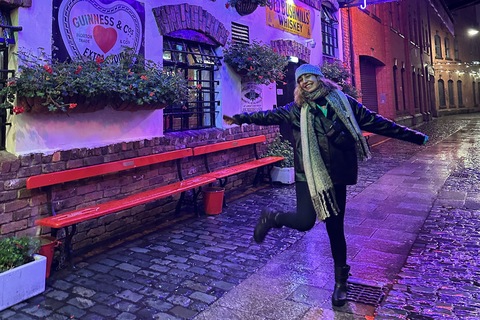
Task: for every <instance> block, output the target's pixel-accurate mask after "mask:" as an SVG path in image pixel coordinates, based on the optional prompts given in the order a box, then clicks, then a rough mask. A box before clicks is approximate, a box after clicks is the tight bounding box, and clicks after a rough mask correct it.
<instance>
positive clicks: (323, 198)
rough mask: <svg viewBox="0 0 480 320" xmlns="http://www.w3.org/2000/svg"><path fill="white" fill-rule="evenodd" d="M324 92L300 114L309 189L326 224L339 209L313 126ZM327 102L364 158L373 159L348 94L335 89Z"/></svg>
mask: <svg viewBox="0 0 480 320" xmlns="http://www.w3.org/2000/svg"><path fill="white" fill-rule="evenodd" d="M322 93H323V92H322ZM322 93H320V94H319V92H314V93H313V94H312V95H311V96H310V97H309V98H310V99H308V100H307V101H306V102H305V103H304V104H303V105H302V109H301V111H300V131H301V143H302V160H303V166H304V169H305V176H306V178H307V184H308V189H309V191H310V196H311V198H312V203H313V207H314V208H315V212H316V214H317V218H318V219H320V220H322V221H323V220H325V219H327V218H328V217H330V213H332V214H334V215H337V214H338V212H339V208H338V205H337V203H336V200H335V190H334V187H333V183H332V180H331V178H330V176H329V175H328V171H327V169H326V167H325V163H324V161H323V159H322V157H321V155H320V148H319V144H318V140H317V135H316V134H315V129H314V124H313V122H314V119H313V118H314V116H313V114H312V112H310V109H314V108H317V106H316V104H315V102H313V100H315V99H316V98H318V97H320V96H321V95H322ZM312 98H313V99H312ZM326 99H327V101H328V102H329V104H330V105H331V106H332V108H333V110H334V111H335V113H336V114H337V116H338V118H339V119H340V121H342V122H343V124H344V125H345V127H346V128H347V130H348V131H349V132H350V134H351V135H352V136H353V137H354V139H355V141H356V146H357V152H358V153H359V156H360V158H361V159H369V158H370V157H371V154H370V150H369V148H368V145H367V142H366V141H365V138H364V137H363V135H362V131H361V130H360V127H359V125H358V123H357V121H356V120H355V117H354V115H353V111H352V109H351V107H350V104H349V102H348V99H347V97H346V96H345V94H344V93H343V92H341V91H340V90H334V91H331V92H330V93H329V94H328V95H327V96H326Z"/></svg>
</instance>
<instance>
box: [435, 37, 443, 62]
mask: <svg viewBox="0 0 480 320" xmlns="http://www.w3.org/2000/svg"><path fill="white" fill-rule="evenodd" d="M434 40H435V58H437V59H442V39H440V36H439V35H438V34H436V35H435V37H434Z"/></svg>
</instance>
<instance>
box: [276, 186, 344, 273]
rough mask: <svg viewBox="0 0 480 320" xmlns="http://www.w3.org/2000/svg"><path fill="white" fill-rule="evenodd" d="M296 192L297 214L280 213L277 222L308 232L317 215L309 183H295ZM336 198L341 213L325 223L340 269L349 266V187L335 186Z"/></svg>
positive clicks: (333, 253) (334, 257) (336, 262)
mask: <svg viewBox="0 0 480 320" xmlns="http://www.w3.org/2000/svg"><path fill="white" fill-rule="evenodd" d="M295 191H296V195H297V213H296V214H292V213H279V214H278V215H277V217H276V219H275V220H276V222H277V223H278V224H280V225H282V226H285V227H288V228H292V229H296V230H298V231H308V230H310V229H312V228H313V226H314V225H315V221H316V219H317V214H316V213H315V209H314V208H313V204H312V200H311V198H310V192H309V191H308V185H307V183H306V182H295ZM335 198H336V200H337V204H338V207H339V209H340V212H339V213H338V215H336V216H335V215H331V216H330V217H329V218H327V219H326V220H325V223H326V227H327V233H328V238H329V239H330V248H331V250H332V257H333V261H334V263H335V266H337V267H340V266H345V265H346V264H347V243H346V241H345V232H344V228H343V220H344V217H345V205H346V201H347V186H345V185H335Z"/></svg>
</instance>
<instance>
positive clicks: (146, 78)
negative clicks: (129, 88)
mask: <svg viewBox="0 0 480 320" xmlns="http://www.w3.org/2000/svg"><path fill="white" fill-rule="evenodd" d="M140 79H142V80H148V77H147V76H146V75H144V74H143V75H141V76H140Z"/></svg>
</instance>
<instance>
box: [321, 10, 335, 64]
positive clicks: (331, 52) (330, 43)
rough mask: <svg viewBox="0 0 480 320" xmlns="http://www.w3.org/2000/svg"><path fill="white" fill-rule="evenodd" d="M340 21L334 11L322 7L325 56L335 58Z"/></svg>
mask: <svg viewBox="0 0 480 320" xmlns="http://www.w3.org/2000/svg"><path fill="white" fill-rule="evenodd" d="M337 26H338V20H337V19H336V18H335V16H334V14H333V12H332V10H331V9H330V8H328V7H326V6H322V49H323V54H324V55H327V56H330V57H335V49H337V48H338V30H337Z"/></svg>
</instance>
